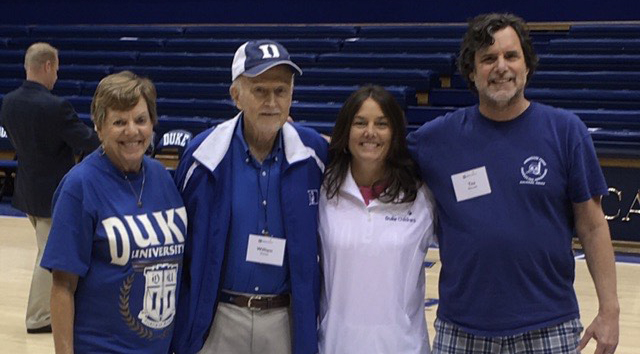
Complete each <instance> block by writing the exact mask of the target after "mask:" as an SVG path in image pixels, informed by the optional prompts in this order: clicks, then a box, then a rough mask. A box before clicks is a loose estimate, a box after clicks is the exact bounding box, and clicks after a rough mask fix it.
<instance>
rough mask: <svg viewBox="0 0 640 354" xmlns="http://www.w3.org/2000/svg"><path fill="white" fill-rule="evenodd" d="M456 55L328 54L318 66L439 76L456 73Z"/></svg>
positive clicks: (320, 59)
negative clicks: (412, 71)
mask: <svg viewBox="0 0 640 354" xmlns="http://www.w3.org/2000/svg"><path fill="white" fill-rule="evenodd" d="M455 60H456V57H455V54H451V53H444V54H371V53H367V54H362V53H326V54H320V55H319V56H318V63H317V64H318V66H323V67H327V66H330V67H341V68H390V69H430V70H433V71H437V72H438V74H439V75H447V76H449V75H451V74H453V72H454V71H455Z"/></svg>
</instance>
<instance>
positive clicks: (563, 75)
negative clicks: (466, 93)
mask: <svg viewBox="0 0 640 354" xmlns="http://www.w3.org/2000/svg"><path fill="white" fill-rule="evenodd" d="M528 86H529V87H536V88H576V89H583V88H590V89H608V90H640V71H627V72H624V71H546V70H541V71H536V72H535V74H533V77H532V78H531V82H530V83H529V85H528ZM451 87H452V88H466V87H467V83H466V81H465V80H463V79H462V77H461V76H460V73H455V74H453V76H452V77H451Z"/></svg>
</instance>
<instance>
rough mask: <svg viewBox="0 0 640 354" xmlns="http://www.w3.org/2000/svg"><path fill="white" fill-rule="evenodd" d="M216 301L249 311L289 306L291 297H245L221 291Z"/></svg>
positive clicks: (286, 295) (287, 295)
mask: <svg viewBox="0 0 640 354" xmlns="http://www.w3.org/2000/svg"><path fill="white" fill-rule="evenodd" d="M218 300H219V301H221V302H226V303H228V304H233V305H236V306H239V307H246V308H248V309H249V310H268V309H275V308H279V307H287V306H289V304H290V303H291V296H289V294H282V295H276V296H262V295H253V296H245V295H237V294H229V293H227V292H225V291H222V292H220V296H218Z"/></svg>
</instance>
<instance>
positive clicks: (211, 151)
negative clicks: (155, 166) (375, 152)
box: [173, 40, 327, 354]
mask: <svg viewBox="0 0 640 354" xmlns="http://www.w3.org/2000/svg"><path fill="white" fill-rule="evenodd" d="M294 73H297V74H302V71H301V70H300V68H299V67H298V66H297V65H296V64H294V63H293V62H292V61H291V60H290V57H289V54H288V52H287V50H286V49H285V48H284V47H283V46H282V45H281V44H279V43H277V42H274V41H269V40H262V41H249V42H247V43H245V44H243V45H242V46H241V47H240V48H238V50H237V51H236V53H235V56H234V59H233V65H232V81H233V83H232V85H231V88H230V90H229V91H230V94H231V97H232V98H233V100H234V102H235V104H236V106H237V107H238V109H239V110H240V111H241V112H240V113H239V114H238V115H237V116H236V117H235V118H233V119H231V120H229V121H227V122H225V123H222V124H220V125H218V126H217V127H215V128H212V129H210V130H208V131H206V132H204V133H202V134H200V135H199V136H197V137H196V138H195V139H194V140H193V141H192V142H191V144H190V145H189V147H188V148H187V150H186V151H185V154H184V156H183V157H182V161H181V163H180V165H179V167H178V170H177V172H176V181H177V183H178V187H179V189H180V190H181V192H182V196H183V198H184V202H185V205H186V208H187V212H188V216H189V220H192V222H190V223H189V224H190V226H189V229H188V236H187V246H186V250H185V271H184V273H183V274H184V281H183V287H182V289H181V292H180V297H179V301H178V313H177V321H176V326H175V335H174V342H173V347H174V350H175V351H176V353H195V352H200V353H247V354H249V353H261V354H262V353H273V354H286V353H299V354H303V353H304V354H308V353H315V352H317V339H316V316H317V307H318V294H319V268H318V261H317V255H318V252H317V251H318V250H317V236H316V235H317V208H318V190H319V188H320V184H321V181H322V173H323V170H324V163H323V161H324V160H325V158H326V149H327V143H326V141H325V140H324V139H323V138H322V137H321V136H320V135H318V134H317V133H316V132H315V131H313V130H310V129H306V128H303V127H300V126H298V125H296V124H292V123H288V122H287V118H288V116H289V109H290V107H291V100H292V93H293V78H294Z"/></svg>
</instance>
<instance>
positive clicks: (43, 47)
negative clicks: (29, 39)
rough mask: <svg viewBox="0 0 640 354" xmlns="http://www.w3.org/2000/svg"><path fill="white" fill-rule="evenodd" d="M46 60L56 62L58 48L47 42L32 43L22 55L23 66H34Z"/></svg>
mask: <svg viewBox="0 0 640 354" xmlns="http://www.w3.org/2000/svg"><path fill="white" fill-rule="evenodd" d="M47 60H49V61H51V62H52V63H57V62H58V50H57V49H56V48H54V47H53V46H52V45H51V44H49V43H44V42H37V43H33V44H32V45H30V46H29V48H28V49H27V52H26V53H25V55H24V68H25V69H30V68H36V67H39V66H41V65H44V64H45V63H46V62H47Z"/></svg>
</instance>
